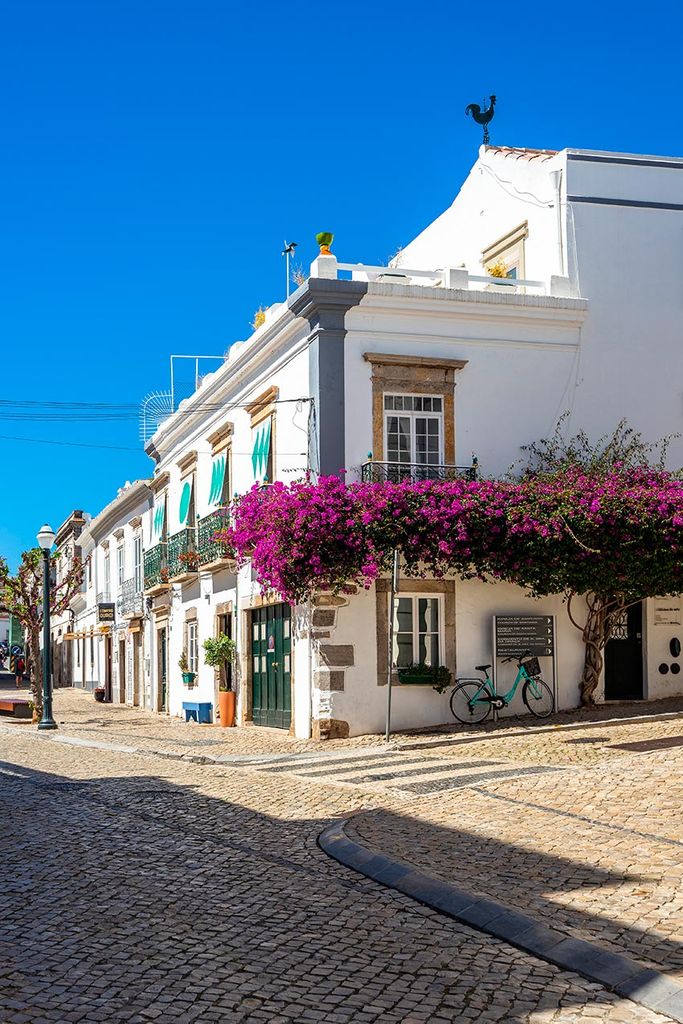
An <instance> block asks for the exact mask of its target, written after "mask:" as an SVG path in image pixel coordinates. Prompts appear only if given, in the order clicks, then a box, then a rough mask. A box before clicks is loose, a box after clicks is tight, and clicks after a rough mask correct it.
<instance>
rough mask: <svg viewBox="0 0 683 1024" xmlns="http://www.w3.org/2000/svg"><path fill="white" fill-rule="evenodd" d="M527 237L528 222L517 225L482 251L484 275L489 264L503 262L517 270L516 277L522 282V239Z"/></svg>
mask: <svg viewBox="0 0 683 1024" xmlns="http://www.w3.org/2000/svg"><path fill="white" fill-rule="evenodd" d="M528 237H529V222H528V221H526V220H525V221H524V223H523V224H519V225H518V226H517V227H516V228H513V229H512V231H508V232H506V234H504V235H501V237H500V238H497V239H496V241H495V242H492V243H491V245H489V246H487V247H486V248H485V249H482V252H481V263H482V267H483V268H484V273H486V268H487V267H490V266H491V264H493V263H496V262H498V260H504V261H505V263H507V264H508V265H509V267H511V268H513V267H516V268H517V277H519V278H521V279H522V280H523V279H524V278H525V277H526V267H525V260H524V239H525V238H528Z"/></svg>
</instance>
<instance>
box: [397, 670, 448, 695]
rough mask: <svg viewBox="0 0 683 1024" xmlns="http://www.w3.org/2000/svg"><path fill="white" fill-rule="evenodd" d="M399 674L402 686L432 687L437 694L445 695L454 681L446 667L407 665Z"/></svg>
mask: <svg viewBox="0 0 683 1024" xmlns="http://www.w3.org/2000/svg"><path fill="white" fill-rule="evenodd" d="M397 672H398V681H399V683H400V684H401V686H431V687H433V689H435V690H436V691H437V693H444V692H445V691H446V690H447V689H448V687H449V686H450V685H451V682H452V680H453V677H452V676H451V673H450V670H449V669H447V668H446V666H445V665H436V666H432V665H406V666H405V667H403V668H399V669H397Z"/></svg>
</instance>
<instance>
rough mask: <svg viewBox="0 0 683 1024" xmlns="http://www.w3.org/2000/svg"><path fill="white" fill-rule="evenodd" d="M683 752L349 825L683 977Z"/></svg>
mask: <svg viewBox="0 0 683 1024" xmlns="http://www.w3.org/2000/svg"><path fill="white" fill-rule="evenodd" d="M682 807H683V752H682V751H681V748H680V747H672V748H670V749H664V750H662V751H659V752H651V753H647V754H640V755H638V754H630V755H629V756H624V757H622V758H621V759H619V760H618V761H615V760H611V761H609V762H607V763H604V764H602V765H600V766H599V767H596V768H580V769H577V768H574V769H570V770H568V771H559V772H549V773H545V774H537V775H533V776H521V775H520V776H519V777H514V776H508V777H507V778H506V779H505V780H490V781H488V780H485V779H484V780H483V781H482V783H481V784H476V783H474V784H471V785H470V787H469V788H467V789H458V790H452V791H449V792H446V793H443V794H439V795H437V796H435V797H433V798H432V799H431V800H429V801H427V800H422V801H421V802H419V803H417V804H411V807H410V813H405V812H403V813H400V814H397V813H396V809H395V807H388V806H387V807H384V808H381V809H377V810H374V811H372V812H368V813H365V814H362V815H360V816H358V817H356V818H354V819H353V822H351V823H350V825H349V826H348V827H347V830H346V831H347V834H348V835H349V837H350V838H354V839H355V840H356V841H358V842H360V843H362V844H363V845H365V846H369V847H372V848H375V849H378V850H381V851H382V852H383V853H385V854H387V855H388V856H391V857H393V858H395V859H398V860H401V861H405V862H406V863H410V864H412V865H415V866H416V867H418V868H419V870H420V871H423V872H425V873H427V874H429V875H432V876H433V877H437V878H441V879H443V880H445V881H449V882H452V883H453V884H455V885H458V886H461V887H462V888H464V889H466V890H468V891H470V892H475V893H477V894H479V895H484V896H489V897H491V898H494V899H497V900H499V901H501V902H502V903H505V904H507V905H509V906H511V907H513V908H515V909H519V910H522V911H523V912H524V913H526V914H530V915H531V916H532V917H536V918H539V919H544V922H545V923H546V924H549V925H552V927H554V928H560V929H562V930H566V931H567V932H568V933H570V934H571V935H573V936H575V937H579V938H583V939H587V940H589V941H594V942H597V943H599V944H600V946H602V947H604V948H606V949H609V950H612V951H615V952H620V953H627V954H628V955H630V956H632V957H634V958H635V959H638V960H641V961H642V962H643V963H645V964H646V965H648V966H655V967H658V968H660V969H664V970H665V971H667V972H668V973H669V974H670V975H671V976H673V977H678V978H679V979H683V887H682V885H681V882H682V880H683V814H682Z"/></svg>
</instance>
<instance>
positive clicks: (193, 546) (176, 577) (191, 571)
mask: <svg viewBox="0 0 683 1024" xmlns="http://www.w3.org/2000/svg"><path fill="white" fill-rule="evenodd" d="M198 568H199V555H198V553H197V531H196V529H195V528H194V526H188V527H186V528H185V529H184V530H179V531H178V533H174V534H173V536H172V537H169V538H168V578H169V579H170V580H172V581H173V582H175V583H182V582H183V580H186V579H189V578H190V577H191V576H194V575H195V573H196V572H197V570H198Z"/></svg>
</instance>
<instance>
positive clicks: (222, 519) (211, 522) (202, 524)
mask: <svg viewBox="0 0 683 1024" xmlns="http://www.w3.org/2000/svg"><path fill="white" fill-rule="evenodd" d="M228 523H229V519H228V512H227V509H218V510H217V511H216V512H212V513H211V515H208V516H204V518H203V519H200V520H199V523H198V524H197V534H198V542H197V551H198V554H199V564H200V565H208V564H209V563H210V562H218V561H221V560H223V559H226V558H230V557H231V554H232V552H231V551H230V549H229V548H228V546H227V545H226V543H225V541H222V540H217V539H216V534H217V533H220V532H221V531H223V530H225V529H226V528H227V526H228Z"/></svg>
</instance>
